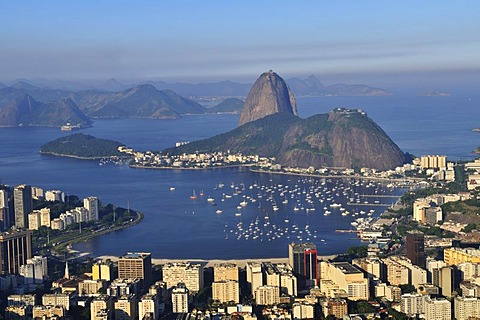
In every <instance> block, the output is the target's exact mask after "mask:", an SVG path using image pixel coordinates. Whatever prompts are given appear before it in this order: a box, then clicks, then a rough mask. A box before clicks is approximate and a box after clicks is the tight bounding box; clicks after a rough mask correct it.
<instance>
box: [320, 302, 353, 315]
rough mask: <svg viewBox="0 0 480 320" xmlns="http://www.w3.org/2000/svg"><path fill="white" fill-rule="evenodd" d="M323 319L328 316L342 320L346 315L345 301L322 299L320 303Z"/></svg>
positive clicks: (346, 306) (346, 305)
mask: <svg viewBox="0 0 480 320" xmlns="http://www.w3.org/2000/svg"><path fill="white" fill-rule="evenodd" d="M320 306H321V307H322V312H323V315H324V317H327V316H329V315H332V316H334V317H335V318H336V319H343V317H344V316H346V315H347V314H348V304H347V301H346V300H345V299H324V300H322V301H321V302H320Z"/></svg>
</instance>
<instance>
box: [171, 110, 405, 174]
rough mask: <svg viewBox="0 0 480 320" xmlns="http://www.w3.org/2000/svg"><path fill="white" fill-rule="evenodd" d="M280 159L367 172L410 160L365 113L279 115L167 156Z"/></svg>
mask: <svg viewBox="0 0 480 320" xmlns="http://www.w3.org/2000/svg"><path fill="white" fill-rule="evenodd" d="M227 150H230V151H231V152H235V153H243V154H257V155H260V156H267V157H276V158H277V162H278V163H280V164H282V165H287V166H292V167H303V168H306V167H309V166H314V167H321V166H328V167H346V168H354V169H358V168H361V167H368V168H374V169H378V170H385V169H391V168H394V167H396V166H399V165H401V164H402V163H403V161H404V157H405V156H404V154H403V153H402V151H401V150H400V149H399V148H398V146H397V145H396V144H395V143H393V141H392V140H391V139H390V138H389V137H388V136H387V135H386V134H385V132H384V131H383V130H382V129H381V128H380V127H379V126H378V125H377V124H376V123H375V122H373V121H372V120H371V119H370V118H368V117H367V116H366V115H365V114H364V113H363V112H359V111H356V110H345V109H337V110H334V111H332V112H330V113H328V114H319V115H315V116H312V117H310V118H307V119H301V118H299V117H297V116H295V115H293V114H291V113H288V112H278V113H275V114H273V115H269V116H266V117H264V118H261V119H259V120H255V121H252V122H248V123H246V124H244V125H242V126H240V127H238V128H236V129H234V130H232V131H229V132H227V133H224V134H221V135H217V136H214V137H212V138H209V139H205V140H201V141H196V142H191V143H189V144H186V145H184V146H181V147H178V148H170V149H167V150H165V152H167V153H172V154H182V153H194V152H215V151H227Z"/></svg>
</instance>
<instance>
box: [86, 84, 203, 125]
mask: <svg viewBox="0 0 480 320" xmlns="http://www.w3.org/2000/svg"><path fill="white" fill-rule="evenodd" d="M91 95H92V93H87V96H89V97H90V99H91ZM93 95H94V98H95V96H96V98H97V99H96V101H94V102H95V104H94V105H89V106H88V107H92V106H93V108H91V109H87V105H85V104H84V101H82V100H80V105H83V106H84V108H85V110H86V112H87V114H89V115H90V116H92V117H95V118H150V119H178V118H180V115H181V114H200V113H204V112H205V108H203V107H202V106H201V105H200V104H198V103H196V102H194V101H192V100H189V99H186V98H184V97H181V96H179V95H177V94H176V93H175V92H173V91H171V90H161V91H160V90H157V89H156V88H155V87H154V86H152V85H148V84H144V85H140V86H136V87H134V88H131V89H127V90H124V91H122V92H117V93H102V94H97V95H95V93H93ZM78 96H79V97H80V99H82V98H81V97H82V95H81V94H79V95H78Z"/></svg>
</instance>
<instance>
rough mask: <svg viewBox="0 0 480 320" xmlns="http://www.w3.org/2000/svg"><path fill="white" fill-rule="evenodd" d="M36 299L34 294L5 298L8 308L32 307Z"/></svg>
mask: <svg viewBox="0 0 480 320" xmlns="http://www.w3.org/2000/svg"><path fill="white" fill-rule="evenodd" d="M36 299H37V297H36V295H34V294H11V295H9V296H8V297H7V305H8V306H32V307H33V306H34V305H35V301H36Z"/></svg>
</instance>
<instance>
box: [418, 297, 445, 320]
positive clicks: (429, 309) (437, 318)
mask: <svg viewBox="0 0 480 320" xmlns="http://www.w3.org/2000/svg"><path fill="white" fill-rule="evenodd" d="M424 312H425V319H432V320H451V319H452V304H451V303H450V301H448V300H446V299H431V298H430V297H427V298H426V299H425V304H424Z"/></svg>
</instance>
